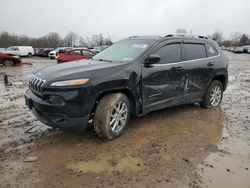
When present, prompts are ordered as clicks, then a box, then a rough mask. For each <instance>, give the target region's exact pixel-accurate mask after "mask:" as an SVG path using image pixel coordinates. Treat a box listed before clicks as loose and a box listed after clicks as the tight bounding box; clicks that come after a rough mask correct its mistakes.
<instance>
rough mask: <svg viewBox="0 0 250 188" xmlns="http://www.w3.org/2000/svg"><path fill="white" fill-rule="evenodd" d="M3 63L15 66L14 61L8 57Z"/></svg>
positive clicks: (7, 65)
mask: <svg viewBox="0 0 250 188" xmlns="http://www.w3.org/2000/svg"><path fill="white" fill-rule="evenodd" d="M3 65H4V66H6V67H11V66H14V61H12V60H10V59H6V60H4V62H3Z"/></svg>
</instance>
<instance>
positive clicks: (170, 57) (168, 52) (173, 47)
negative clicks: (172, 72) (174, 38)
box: [156, 44, 181, 64]
mask: <svg viewBox="0 0 250 188" xmlns="http://www.w3.org/2000/svg"><path fill="white" fill-rule="evenodd" d="M156 54H158V55H159V56H160V57H161V60H160V62H159V63H160V64H165V63H174V62H180V61H181V44H169V45H166V46H163V47H162V48H160V49H159V50H158V51H157V52H156Z"/></svg>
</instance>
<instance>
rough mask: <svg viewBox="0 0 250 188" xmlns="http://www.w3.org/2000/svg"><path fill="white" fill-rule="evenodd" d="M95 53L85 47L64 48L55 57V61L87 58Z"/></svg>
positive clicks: (62, 61)
mask: <svg viewBox="0 0 250 188" xmlns="http://www.w3.org/2000/svg"><path fill="white" fill-rule="evenodd" d="M95 54H96V53H95V52H94V51H91V50H88V49H86V48H75V49H71V50H66V51H65V52H64V53H60V54H59V55H58V57H57V63H64V62H68V61H76V60H80V59H89V58H91V57H93V56H94V55H95Z"/></svg>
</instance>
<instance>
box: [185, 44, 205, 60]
mask: <svg viewBox="0 0 250 188" xmlns="http://www.w3.org/2000/svg"><path fill="white" fill-rule="evenodd" d="M183 46H184V61H188V60H194V59H202V58H206V57H207V53H206V48H205V45H204V44H183Z"/></svg>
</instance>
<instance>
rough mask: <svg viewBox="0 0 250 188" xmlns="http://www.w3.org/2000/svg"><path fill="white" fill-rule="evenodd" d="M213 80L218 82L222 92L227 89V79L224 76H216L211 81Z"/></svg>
mask: <svg viewBox="0 0 250 188" xmlns="http://www.w3.org/2000/svg"><path fill="white" fill-rule="evenodd" d="M214 80H218V81H220V82H221V84H222V86H223V90H224V91H225V90H226V87H227V78H226V76H225V75H216V76H215V77H214V78H213V79H212V81H214ZM212 81H211V83H212Z"/></svg>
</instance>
